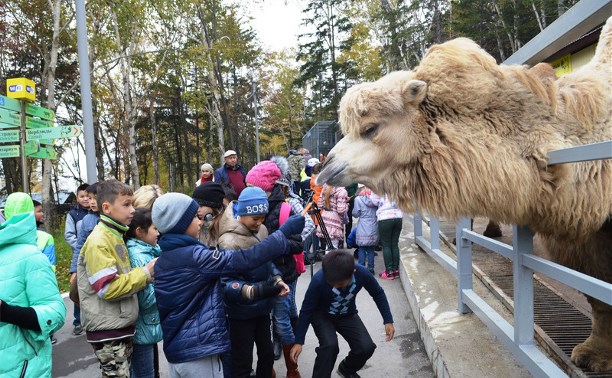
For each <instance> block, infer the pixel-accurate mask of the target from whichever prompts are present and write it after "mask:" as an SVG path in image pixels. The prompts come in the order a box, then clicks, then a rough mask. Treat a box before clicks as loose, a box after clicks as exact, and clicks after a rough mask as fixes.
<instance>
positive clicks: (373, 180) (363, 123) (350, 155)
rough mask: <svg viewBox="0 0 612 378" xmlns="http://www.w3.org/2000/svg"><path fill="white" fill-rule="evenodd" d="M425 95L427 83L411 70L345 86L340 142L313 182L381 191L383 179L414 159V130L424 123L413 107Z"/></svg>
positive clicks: (415, 150)
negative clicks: (355, 185)
mask: <svg viewBox="0 0 612 378" xmlns="http://www.w3.org/2000/svg"><path fill="white" fill-rule="evenodd" d="M426 93H427V84H426V83H425V82H424V81H421V80H415V79H414V78H413V73H412V72H411V71H398V72H393V73H390V74H389V75H386V76H384V77H383V78H381V79H379V80H377V81H375V82H370V83H362V84H358V85H355V86H353V87H352V88H350V89H349V90H348V91H347V92H346V94H345V95H344V96H343V97H342V100H341V101H340V108H339V119H340V127H341V128H342V132H343V134H344V138H343V139H342V140H340V142H338V144H336V146H335V147H334V148H333V149H332V150H331V151H330V153H329V155H328V156H327V160H326V161H325V164H324V166H323V170H322V171H321V173H320V174H319V176H317V182H318V183H319V184H321V183H324V182H327V183H328V184H330V185H334V186H345V185H349V184H351V183H353V182H360V183H363V184H365V185H367V186H368V187H371V188H373V189H375V190H382V188H380V187H378V186H379V185H380V183H381V182H382V180H381V179H382V178H383V177H385V176H386V175H388V174H389V173H390V172H392V171H393V170H395V169H397V166H396V165H397V164H399V162H401V164H408V163H410V162H411V161H413V160H414V159H415V157H416V156H417V155H418V152H419V144H418V143H417V141H418V138H419V137H418V133H419V127H414V125H416V124H419V123H420V122H421V123H422V121H423V119H422V115H421V113H420V112H419V111H418V107H419V104H420V103H421V102H422V101H423V100H424V99H425V95H426Z"/></svg>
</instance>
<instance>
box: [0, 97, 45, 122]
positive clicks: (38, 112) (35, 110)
mask: <svg viewBox="0 0 612 378" xmlns="http://www.w3.org/2000/svg"><path fill="white" fill-rule="evenodd" d="M0 108H4V109H8V110H12V111H15V112H21V106H20V104H19V100H15V99H12V98H10V97H6V96H2V95H0ZM26 114H28V115H31V116H35V117H40V118H42V119H48V120H49V121H53V120H55V112H54V111H53V110H51V109H47V108H43V107H41V106H37V105H34V104H30V103H27V104H26Z"/></svg>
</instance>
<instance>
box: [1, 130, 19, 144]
mask: <svg viewBox="0 0 612 378" xmlns="http://www.w3.org/2000/svg"><path fill="white" fill-rule="evenodd" d="M6 142H19V130H2V131H0V143H6Z"/></svg>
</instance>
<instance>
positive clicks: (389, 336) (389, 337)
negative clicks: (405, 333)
mask: <svg viewBox="0 0 612 378" xmlns="http://www.w3.org/2000/svg"><path fill="white" fill-rule="evenodd" d="M385 335H386V336H387V337H386V341H391V340H393V335H395V328H394V327H393V323H387V324H385Z"/></svg>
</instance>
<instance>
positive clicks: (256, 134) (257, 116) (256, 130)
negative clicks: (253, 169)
mask: <svg viewBox="0 0 612 378" xmlns="http://www.w3.org/2000/svg"><path fill="white" fill-rule="evenodd" d="M251 80H252V81H251V88H252V90H253V108H254V109H255V148H256V149H257V162H258V163H259V115H258V114H257V84H255V79H251Z"/></svg>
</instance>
